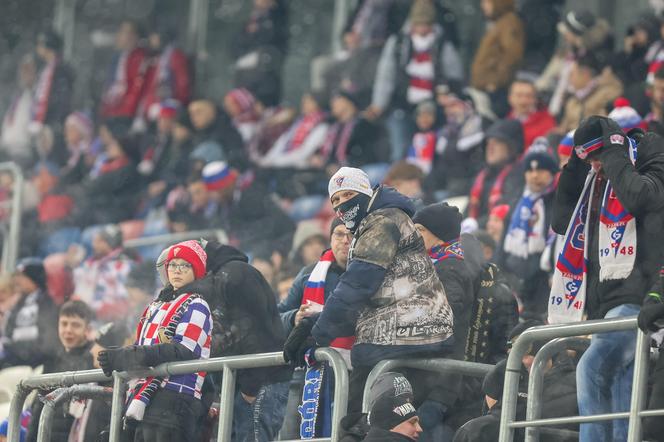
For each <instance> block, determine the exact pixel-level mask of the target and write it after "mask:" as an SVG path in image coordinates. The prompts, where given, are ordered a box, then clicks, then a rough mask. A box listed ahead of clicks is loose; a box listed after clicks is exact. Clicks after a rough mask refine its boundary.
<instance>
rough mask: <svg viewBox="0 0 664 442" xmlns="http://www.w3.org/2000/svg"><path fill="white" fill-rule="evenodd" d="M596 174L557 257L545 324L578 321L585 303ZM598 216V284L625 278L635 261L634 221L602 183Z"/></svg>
mask: <svg viewBox="0 0 664 442" xmlns="http://www.w3.org/2000/svg"><path fill="white" fill-rule="evenodd" d="M629 140H630V149H629V156H630V159H631V161H632V163H635V162H636V156H637V151H636V144H635V143H634V142H633V141H632V140H631V139H629ZM596 181H597V173H596V172H595V171H594V170H593V169H591V170H590V172H589V173H588V176H587V177H586V182H585V184H584V187H583V191H582V192H581V198H579V201H578V202H577V205H576V208H575V209H574V215H573V216H572V218H571V220H570V223H569V225H568V226H567V231H566V233H565V242H564V244H563V249H562V251H561V252H560V255H559V256H558V261H557V262H556V268H555V271H554V274H553V282H552V286H551V302H550V303H549V323H551V324H555V323H563V322H573V321H579V320H581V318H582V316H583V311H584V308H585V301H586V289H587V279H588V278H587V261H588V260H589V259H590V258H589V250H588V242H587V241H586V238H588V232H589V226H588V217H589V215H590V213H591V207H590V205H591V199H590V197H591V195H592V194H593V190H594V187H595V183H596ZM599 213H600V216H599V250H598V253H599V280H600V282H602V281H606V280H611V279H624V278H627V277H628V276H629V275H630V274H631V273H632V269H633V268H634V262H635V259H636V219H634V217H633V216H632V215H631V214H630V213H629V212H627V210H625V208H624V206H623V205H622V203H621V202H620V201H619V200H618V198H617V196H616V194H615V192H614V191H613V188H612V187H611V182H610V181H609V182H607V183H606V189H605V190H604V196H603V197H602V206H601V208H600V212H599Z"/></svg>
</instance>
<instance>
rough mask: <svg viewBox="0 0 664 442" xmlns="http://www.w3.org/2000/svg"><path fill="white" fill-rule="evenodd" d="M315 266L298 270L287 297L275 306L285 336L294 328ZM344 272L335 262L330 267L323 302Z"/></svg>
mask: <svg viewBox="0 0 664 442" xmlns="http://www.w3.org/2000/svg"><path fill="white" fill-rule="evenodd" d="M315 266H316V264H312V265H310V266H307V267H305V268H303V269H302V270H300V273H298V275H297V276H296V277H295V280H294V281H293V285H292V286H291V288H290V290H288V296H287V297H286V299H284V300H283V301H281V302H280V303H279V305H278V306H277V308H278V309H279V313H280V314H281V321H282V323H283V325H284V330H286V332H287V334H288V333H290V332H291V330H292V329H293V327H294V326H295V314H296V313H297V311H298V309H299V308H300V306H301V305H302V298H303V297H304V289H305V287H306V284H307V281H309V277H310V276H311V272H312V271H313V270H314V267H315ZM344 271H346V269H344V268H341V267H339V264H337V263H336V261H335V262H333V263H332V265H331V266H330V268H329V270H328V271H327V275H325V294H324V297H325V301H327V300H328V298H329V297H330V296H331V295H332V292H333V291H334V289H335V287H336V286H337V284H338V283H339V278H340V277H341V275H342V274H343V272H344Z"/></svg>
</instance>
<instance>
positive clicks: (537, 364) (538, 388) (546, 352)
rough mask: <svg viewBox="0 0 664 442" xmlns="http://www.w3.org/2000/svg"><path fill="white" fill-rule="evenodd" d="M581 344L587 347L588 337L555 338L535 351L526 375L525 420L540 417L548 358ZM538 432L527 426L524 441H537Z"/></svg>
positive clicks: (536, 429) (538, 430) (536, 428)
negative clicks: (528, 372)
mask: <svg viewBox="0 0 664 442" xmlns="http://www.w3.org/2000/svg"><path fill="white" fill-rule="evenodd" d="M581 344H583V346H584V347H587V346H588V344H589V342H588V339H585V338H575V337H568V338H557V339H554V340H553V341H549V342H547V343H546V344H544V345H543V346H542V348H541V349H540V351H538V352H537V354H536V355H535V359H533V365H532V366H531V367H530V374H529V376H528V399H527V405H526V420H534V419H539V418H540V417H541V413H542V401H540V400H539V399H540V397H541V395H542V387H543V383H544V369H545V368H546V365H547V363H548V361H549V359H551V357H553V356H554V355H556V354H557V353H560V352H561V351H563V350H565V349H567V348H570V347H580V346H581ZM536 399H537V400H536ZM539 433H540V429H539V427H527V428H526V437H525V442H537V441H538V440H539Z"/></svg>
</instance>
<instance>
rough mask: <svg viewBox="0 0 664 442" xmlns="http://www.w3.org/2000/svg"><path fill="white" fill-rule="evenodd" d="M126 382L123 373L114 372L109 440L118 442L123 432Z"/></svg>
mask: <svg viewBox="0 0 664 442" xmlns="http://www.w3.org/2000/svg"><path fill="white" fill-rule="evenodd" d="M125 394H126V383H125V380H124V378H123V377H122V375H120V373H117V372H113V397H112V399H111V422H110V426H109V435H108V440H109V442H118V441H119V440H120V434H121V433H122V413H123V412H124V403H125Z"/></svg>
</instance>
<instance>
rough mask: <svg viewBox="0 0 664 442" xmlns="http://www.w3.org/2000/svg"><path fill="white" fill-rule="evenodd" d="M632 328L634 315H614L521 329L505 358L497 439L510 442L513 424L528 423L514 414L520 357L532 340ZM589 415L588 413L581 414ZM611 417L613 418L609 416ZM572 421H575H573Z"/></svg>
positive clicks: (554, 420) (634, 326) (512, 435)
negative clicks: (517, 422)
mask: <svg viewBox="0 0 664 442" xmlns="http://www.w3.org/2000/svg"><path fill="white" fill-rule="evenodd" d="M635 328H636V317H634V316H632V317H625V318H615V319H612V320H611V321H606V320H602V319H600V320H594V321H583V322H573V323H569V324H560V325H544V326H539V327H532V328H529V329H528V330H526V331H524V332H523V333H522V334H521V335H520V336H519V339H517V340H516V342H515V344H514V346H513V347H512V350H511V351H510V354H509V355H508V357H507V368H506V371H505V384H504V387H503V400H502V411H501V414H500V432H499V439H498V440H499V442H511V441H512V440H513V439H514V428H516V427H517V426H519V427H523V426H526V427H527V426H528V425H527V424H523V425H521V424H519V425H516V424H514V418H515V416H516V405H517V393H518V387H519V373H520V371H521V359H522V358H523V355H524V354H525V353H526V351H527V350H528V348H529V347H530V344H531V343H532V342H533V341H549V340H551V339H554V338H559V337H568V336H584V335H588V334H595V333H606V332H612V331H622V330H633V329H635ZM581 418H582V419H584V418H586V419H587V418H590V419H592V417H590V416H582V417H581ZM612 419H615V417H613V418H612ZM558 420H559V421H562V422H565V423H572V422H573V420H571V419H568V420H567V421H565V419H544V420H542V419H540V421H547V422H557V421H558ZM575 422H576V421H575Z"/></svg>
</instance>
